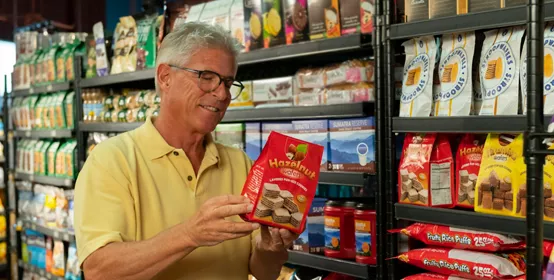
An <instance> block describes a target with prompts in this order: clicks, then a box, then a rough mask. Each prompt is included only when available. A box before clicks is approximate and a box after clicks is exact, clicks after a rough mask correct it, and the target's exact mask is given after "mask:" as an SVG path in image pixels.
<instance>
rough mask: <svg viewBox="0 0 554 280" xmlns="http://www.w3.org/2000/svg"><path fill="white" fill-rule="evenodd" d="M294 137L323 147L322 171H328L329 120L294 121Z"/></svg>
mask: <svg viewBox="0 0 554 280" xmlns="http://www.w3.org/2000/svg"><path fill="white" fill-rule="evenodd" d="M292 126H293V128H294V137H295V138H298V139H300V140H304V141H306V142H310V143H314V144H317V145H320V146H323V156H322V158H321V170H327V169H328V167H327V166H328V153H329V122H328V120H313V121H293V122H292Z"/></svg>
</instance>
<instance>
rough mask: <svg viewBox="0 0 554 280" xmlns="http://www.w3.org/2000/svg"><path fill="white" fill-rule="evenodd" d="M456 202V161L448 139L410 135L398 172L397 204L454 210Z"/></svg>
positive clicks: (406, 139)
mask: <svg viewBox="0 0 554 280" xmlns="http://www.w3.org/2000/svg"><path fill="white" fill-rule="evenodd" d="M453 200H454V159H453V157H452V150H451V149H450V142H449V139H448V138H447V136H445V135H438V136H437V134H434V133H427V134H412V133H408V134H407V135H406V138H404V148H403V150H402V156H401V158H400V166H399V170H398V201H399V202H400V203H407V204H416V205H423V206H431V207H452V206H454V201H453Z"/></svg>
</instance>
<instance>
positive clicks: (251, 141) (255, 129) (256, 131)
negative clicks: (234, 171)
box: [244, 122, 262, 160]
mask: <svg viewBox="0 0 554 280" xmlns="http://www.w3.org/2000/svg"><path fill="white" fill-rule="evenodd" d="M261 125H262V124H261V123H259V122H247V123H245V124H244V127H245V130H246V133H245V141H244V142H245V149H244V150H245V153H246V155H248V157H249V158H250V159H251V160H257V159H258V157H259V156H260V153H261V152H262V126H261Z"/></svg>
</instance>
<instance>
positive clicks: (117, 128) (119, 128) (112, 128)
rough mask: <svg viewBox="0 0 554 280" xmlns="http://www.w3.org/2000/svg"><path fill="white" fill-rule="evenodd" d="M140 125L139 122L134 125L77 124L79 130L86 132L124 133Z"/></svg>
mask: <svg viewBox="0 0 554 280" xmlns="http://www.w3.org/2000/svg"><path fill="white" fill-rule="evenodd" d="M140 125H142V123H141V122H135V123H86V122H80V123H79V130H81V131H88V132H125V131H129V130H133V129H135V128H137V127H139V126H140Z"/></svg>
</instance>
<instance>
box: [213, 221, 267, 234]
mask: <svg viewBox="0 0 554 280" xmlns="http://www.w3.org/2000/svg"><path fill="white" fill-rule="evenodd" d="M259 227H260V224H257V223H248V222H227V223H223V224H222V228H221V229H220V230H221V231H222V232H225V233H247V234H250V233H252V231H254V230H256V229H258V228H259Z"/></svg>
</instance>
